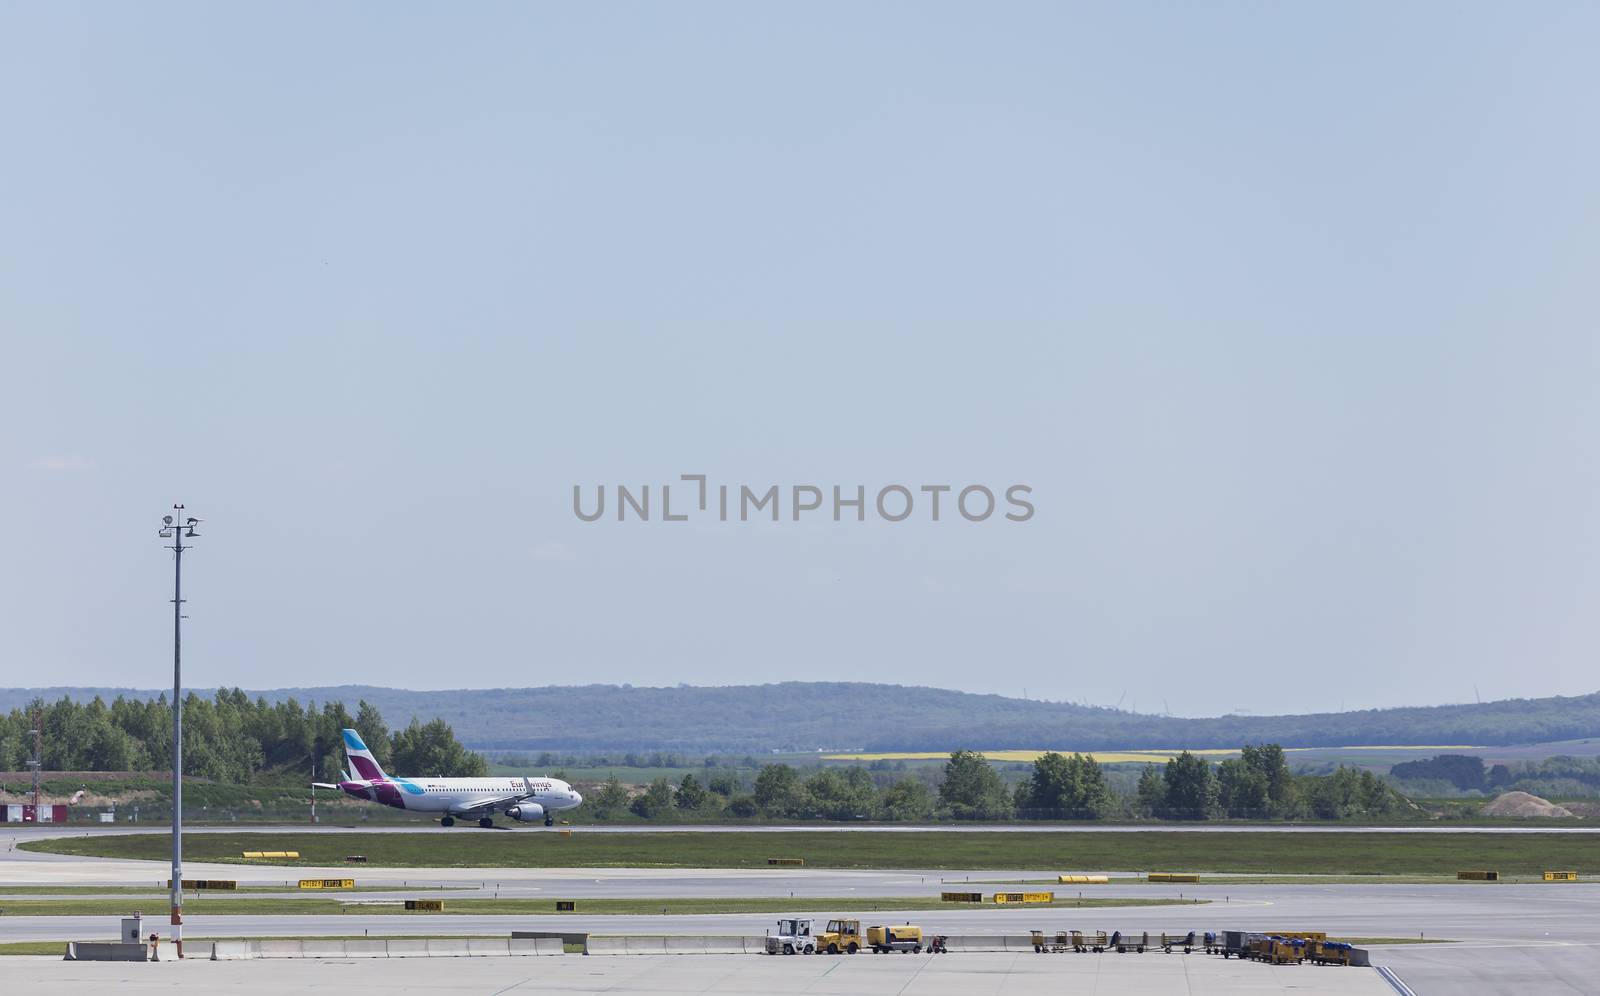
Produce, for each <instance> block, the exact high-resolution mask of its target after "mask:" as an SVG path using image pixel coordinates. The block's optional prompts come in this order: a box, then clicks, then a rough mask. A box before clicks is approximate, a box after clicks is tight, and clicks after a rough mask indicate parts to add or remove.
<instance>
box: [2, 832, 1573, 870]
mask: <svg viewBox="0 0 1600 996" xmlns="http://www.w3.org/2000/svg"><path fill="white" fill-rule="evenodd" d="M21 846H22V847H23V848H24V849H26V850H36V851H48V852H51V853H56V854H74V855H83V856H90V857H106V858H140V859H145V860H150V861H164V860H166V859H167V858H168V856H169V848H170V838H168V837H166V836H165V835H161V834H136V835H116V836H112V835H106V836H95V835H92V834H91V835H88V836H84V837H65V838H55V839H46V840H38V841H27V842H25V843H24V844H22V845H21ZM246 850H252V851H257V850H298V851H299V852H300V856H301V857H300V861H299V862H281V861H280V862H263V861H261V860H258V859H256V860H247V859H244V858H242V857H241V856H240V855H241V852H243V851H246ZM358 853H359V854H364V855H366V856H367V863H368V865H369V866H371V865H379V866H387V867H417V868H424V867H427V868H437V867H451V868H511V867H516V868H528V867H532V868H540V867H545V868H605V867H613V868H615V867H621V868H647V867H655V868H764V867H767V859H768V858H769V857H789V858H803V859H804V860H805V863H806V866H807V867H811V868H926V869H939V868H985V869H995V870H1004V869H1010V868H1018V869H1024V868H1025V869H1032V870H1040V869H1055V870H1061V871H1070V870H1073V869H1090V870H1097V871H1100V870H1111V871H1198V872H1221V873H1232V874H1246V875H1248V874H1258V875H1259V874H1266V875H1284V874H1300V875H1424V876H1427V875H1453V874H1454V873H1455V872H1456V871H1458V870H1461V869H1469V868H1492V869H1496V870H1498V871H1499V872H1501V873H1502V874H1503V875H1530V874H1531V875H1537V874H1539V873H1540V872H1541V871H1543V870H1544V869H1547V868H1558V869H1574V870H1576V871H1578V872H1580V873H1582V874H1584V875H1586V876H1587V875H1589V874H1594V873H1596V872H1600V846H1597V842H1596V839H1595V838H1594V837H1593V836H1589V835H1584V834H1563V833H1552V834H1478V833H1455V834H1406V833H1314V832H1312V833H1252V832H1248V831H1243V832H1237V833H1198V832H1193V833H1184V832H1181V831H1154V832H1143V833H1139V832H1135V833H1094V832H1086V833H1071V834H1064V833H1031V832H1027V831H1019V832H1014V833H981V832H979V833H946V832H939V831H931V832H926V833H914V834H893V833H852V832H849V831H841V832H831V833H829V832H809V831H796V832H792V833H738V832H732V833H693V832H686V833H649V834H631V833H583V832H582V831H581V830H579V831H577V832H575V833H573V834H572V836H570V837H562V836H560V835H557V834H552V833H532V832H520V833H518V832H484V831H480V830H477V829H475V828H474V829H457V830H440V831H439V832H438V833H425V834H296V833H293V832H285V833H281V834H277V833H250V834H227V833H217V834H209V833H208V834H195V835H193V836H191V837H189V838H187V839H186V841H185V843H184V856H185V857H186V858H188V859H189V860H190V861H217V862H227V863H233V864H239V865H246V866H262V867H270V868H278V867H285V866H286V867H289V868H293V867H296V866H300V867H305V866H323V865H343V864H344V857H345V855H347V854H358ZM352 874H353V875H355V876H357V877H358V879H359V874H360V873H359V869H358V870H355V871H353V872H352Z"/></svg>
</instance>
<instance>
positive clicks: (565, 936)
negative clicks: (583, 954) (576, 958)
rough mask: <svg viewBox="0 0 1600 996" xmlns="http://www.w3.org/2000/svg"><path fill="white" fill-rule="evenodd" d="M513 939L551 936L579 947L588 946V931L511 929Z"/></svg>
mask: <svg viewBox="0 0 1600 996" xmlns="http://www.w3.org/2000/svg"><path fill="white" fill-rule="evenodd" d="M511 937H512V938H513V939H523V938H530V937H553V938H556V939H558V940H560V941H561V942H562V943H564V944H574V945H577V946H578V947H580V948H587V947H588V946H589V932H588V931H587V930H513V931H512V932H511Z"/></svg>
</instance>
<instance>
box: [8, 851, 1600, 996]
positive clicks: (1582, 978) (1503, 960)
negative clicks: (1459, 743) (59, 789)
mask: <svg viewBox="0 0 1600 996" xmlns="http://www.w3.org/2000/svg"><path fill="white" fill-rule="evenodd" d="M38 832H39V831H34V830H29V831H22V832H20V833H8V834H4V835H0V849H3V850H0V883H3V884H0V896H4V895H5V891H6V889H5V887H6V885H13V886H17V885H50V884H59V885H97V884H98V885H107V886H110V885H147V886H152V887H153V888H154V887H157V886H158V885H159V884H161V883H164V881H165V878H166V872H167V866H166V864H165V863H164V862H158V861H128V860H105V859H92V858H75V857H69V856H63V855H41V854H34V853H31V852H26V851H19V850H11V849H9V842H10V841H12V840H15V839H19V838H20V839H29V838H31V837H33V836H35V835H36V834H37V833H38ZM46 832H48V833H50V834H51V835H60V834H61V833H65V832H75V833H81V832H82V831H81V830H79V831H69V830H67V829H66V828H54V829H51V830H48V831H46ZM433 832H436V833H437V832H439V831H437V830H434V831H433ZM1058 870H1059V869H1041V870H1037V871H1016V870H1007V871H993V870H983V869H971V870H961V871H950V870H927V869H908V870H887V871H882V870H877V871H848V870H836V869H803V868H771V869H715V870H687V869H659V868H652V869H636V868H635V869H628V868H616V869H610V868H606V869H597V868H560V869H553V868H496V869H485V870H470V869H460V868H360V869H356V870H351V869H349V868H344V867H337V868H314V867H310V868H293V869H287V868H265V867H245V866H240V865H220V864H206V863H190V864H186V866H185V873H186V875H187V876H190V877H195V878H235V879H237V880H239V881H240V884H241V885H247V886H249V885H260V886H265V885H279V886H282V885H283V884H284V883H285V882H288V881H292V878H298V877H308V878H318V877H339V878H343V877H347V876H353V877H355V878H356V879H357V881H358V882H359V883H360V884H363V885H370V886H380V885H397V886H405V887H408V888H421V887H424V886H429V887H444V888H446V889H448V890H449V891H447V892H428V893H425V894H422V893H416V894H419V895H425V896H426V897H427V898H445V899H447V900H448V898H450V897H452V896H494V895H498V896H501V897H537V898H548V899H555V898H562V899H575V900H578V904H579V905H578V910H579V912H577V913H575V914H563V915H559V916H558V915H518V916H481V915H470V914H463V915H457V914H444V915H439V914H378V913H363V912H359V911H357V912H350V913H345V914H341V915H326V916H315V915H291V916H257V915H245V916H226V915H194V914H191V915H189V916H188V917H187V918H186V920H187V924H188V929H187V933H188V935H189V936H190V937H204V936H211V937H227V936H233V937H237V936H256V937H272V936H348V935H355V936H360V935H362V934H363V933H370V934H372V935H383V934H389V935H392V934H436V935H440V936H445V935H469V934H487V935H497V936H505V935H506V934H508V933H509V932H510V931H511V930H514V929H529V930H540V929H547V930H549V929H554V930H579V931H591V932H595V933H652V934H659V933H672V934H729V933H734V934H747V935H761V934H763V933H765V932H766V931H767V930H768V929H769V928H770V927H771V926H772V924H773V922H774V921H775V920H776V919H777V916H778V914H776V913H768V914H724V915H693V916H661V915H653V916H648V915H647V916H641V915H619V916H607V915H599V914H590V913H585V912H583V905H582V900H584V899H586V898H646V897H649V898H662V897H788V896H790V895H791V894H792V895H793V899H794V902H793V905H792V907H791V908H790V910H789V914H790V915H812V916H817V917H822V918H826V917H828V916H830V915H837V912H838V911H835V910H830V909H827V908H825V906H826V904H825V903H822V902H814V900H819V899H823V898H842V897H850V896H861V897H872V896H885V897H888V896H925V897H928V899H929V902H928V907H927V908H926V909H921V910H915V911H896V912H893V913H885V914H883V915H882V917H880V918H879V919H881V920H887V921H891V922H903V921H910V922H914V923H918V924H920V925H922V926H923V927H924V928H925V929H927V930H930V931H934V932H938V933H947V934H973V933H1019V932H1025V931H1027V930H1030V929H1036V928H1037V929H1044V930H1065V929H1073V928H1076V929H1084V930H1116V929H1121V930H1125V931H1144V930H1148V931H1151V932H1157V931H1166V932H1169V933H1181V932H1185V931H1188V930H1221V929H1244V930H1322V931H1326V932H1328V933H1330V934H1336V935H1342V936H1366V937H1396V938H1401V937H1417V936H1419V935H1424V936H1426V937H1427V938H1446V939H1449V940H1452V941H1454V942H1456V943H1453V944H1448V945H1434V944H1428V945H1406V946H1395V947H1388V948H1381V949H1377V950H1376V951H1375V952H1374V961H1375V962H1381V963H1386V964H1389V965H1390V966H1392V967H1393V968H1394V969H1395V970H1396V971H1397V972H1399V973H1400V975H1401V976H1402V977H1403V978H1404V979H1405V981H1406V982H1407V983H1408V984H1410V985H1411V987H1412V989H1413V990H1414V991H1415V992H1417V993H1419V994H1424V996H1431V994H1439V996H1445V994H1454V993H1467V994H1485V996H1492V994H1502V993H1504V994H1508V996H1511V994H1514V996H1538V994H1542V993H1593V992H1597V991H1600V984H1597V983H1593V982H1592V981H1589V980H1593V979H1600V884H1594V883H1586V882H1579V883H1550V884H1545V883H1538V884H1509V883H1464V884H1440V885H1402V884H1377V883H1372V884H1365V883H1363V884H1336V883H1329V884H1325V885H1321V884H1271V885H1209V884H1204V883H1201V884H1183V885H1172V886H1157V885H1138V886H1135V885H1112V886H1085V887H1081V891H1082V893H1083V894H1084V895H1085V896H1086V897H1125V898H1139V899H1150V898H1157V897H1171V898H1173V899H1178V898H1180V896H1181V898H1182V899H1185V900H1192V899H1195V898H1200V899H1205V900H1209V902H1207V903H1206V904H1204V905H1199V906H1196V905H1172V906H1159V907H1111V908H1096V909H1085V910H1082V911H1077V910H1071V909H1061V908H1051V909H1037V908H1035V909H1027V908H1022V909H1008V908H995V907H993V906H985V907H981V908H971V907H956V906H951V905H948V904H941V903H940V902H939V901H938V900H937V894H938V893H939V892H940V891H943V890H945V889H954V888H956V887H958V886H960V885H965V884H967V881H968V880H969V879H970V880H972V891H978V890H980V889H981V890H983V891H986V892H992V891H994V889H995V888H996V886H994V885H988V884H983V885H979V884H977V883H979V882H992V881H994V880H1008V879H1019V878H1021V879H1052V878H1054V876H1055V874H1056V871H1058ZM1073 870H1083V869H1073ZM269 876H271V877H269ZM283 876H291V878H284V877H283ZM1043 888H1053V889H1054V891H1056V892H1057V893H1058V895H1060V894H1067V895H1070V894H1073V893H1076V892H1078V891H1080V887H1076V886H1053V887H1043ZM290 891H291V892H294V894H296V895H300V893H298V892H295V891H294V890H290ZM959 891H967V890H965V889H960V890H959ZM79 895H80V897H81V894H79ZM404 896H405V893H397V892H373V893H367V894H365V895H362V894H360V893H356V894H354V895H353V896H352V895H350V894H345V895H344V896H342V898H347V899H348V898H359V899H367V900H381V901H388V902H393V901H397V900H398V899H401V898H404ZM29 898H37V897H35V896H30V897H29ZM239 898H241V899H246V898H261V895H260V894H258V893H247V894H245V895H243V896H240V897H239ZM3 905H4V900H3V899H0V907H3ZM140 905H142V906H144V907H152V906H153V908H145V909H144V912H145V913H146V914H147V915H151V914H159V913H160V911H161V909H162V908H163V907H164V903H163V902H162V901H161V900H159V899H156V900H154V902H152V900H149V899H136V898H133V897H129V908H130V910H131V909H133V908H136V906H140ZM861 916H862V918H863V919H866V920H872V919H873V917H872V916H871V914H861ZM112 929H114V923H113V922H112V918H108V917H104V916H96V917H14V916H9V915H6V916H0V939H4V940H27V939H40V940H45V939H48V940H55V939H67V938H78V937H82V938H92V937H103V936H106V935H107V934H108V933H109V932H110V931H111V930H112ZM1301 978H1302V979H1305V978H1317V976H1301ZM1585 987H1588V988H1585Z"/></svg>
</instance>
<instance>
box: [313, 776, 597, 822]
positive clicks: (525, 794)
mask: <svg viewBox="0 0 1600 996" xmlns="http://www.w3.org/2000/svg"><path fill="white" fill-rule="evenodd" d="M339 788H340V790H341V791H343V792H344V793H345V794H346V795H350V796H354V797H355V798H357V799H370V800H372V801H374V802H381V803H383V804H384V805H386V806H393V807H394V808H396V809H405V810H411V811H414V812H421V813H445V814H449V815H458V816H462V815H471V816H488V815H490V814H492V813H494V812H495V811H497V810H498V811H500V812H506V811H508V810H511V809H512V808H514V807H518V806H521V807H524V808H525V809H526V810H529V811H531V810H533V809H535V808H537V809H538V810H540V814H539V818H541V819H542V818H543V816H544V815H548V814H551V813H556V812H560V811H562V810H565V809H575V808H577V806H578V805H580V804H581V803H582V802H583V796H582V795H580V794H578V792H576V791H574V789H573V788H572V786H571V785H569V784H567V783H566V782H564V781H562V780H561V779H559V778H532V777H529V778H520V777H519V778H511V777H504V778H400V777H391V778H379V779H360V780H350V781H342V782H340V783H339ZM529 821H530V822H531V820H529Z"/></svg>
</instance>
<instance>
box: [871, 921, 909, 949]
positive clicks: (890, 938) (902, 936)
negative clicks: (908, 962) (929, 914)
mask: <svg viewBox="0 0 1600 996" xmlns="http://www.w3.org/2000/svg"><path fill="white" fill-rule="evenodd" d="M867 947H869V948H871V949H872V950H873V952H874V953H876V954H888V953H889V952H890V951H898V952H900V953H901V954H905V953H906V952H908V951H909V952H911V953H912V954H920V953H921V952H922V928H921V927H913V926H911V924H909V923H908V924H905V925H903V926H900V927H868V928H867Z"/></svg>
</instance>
